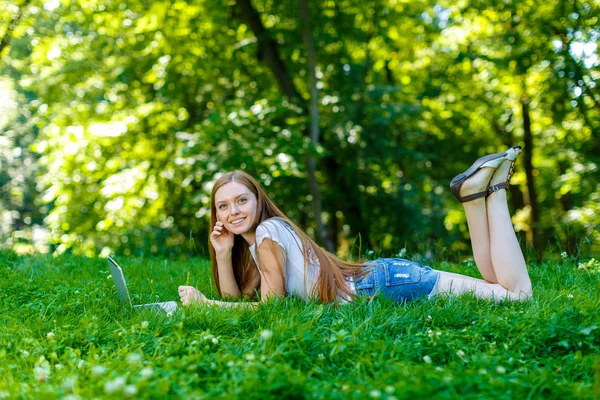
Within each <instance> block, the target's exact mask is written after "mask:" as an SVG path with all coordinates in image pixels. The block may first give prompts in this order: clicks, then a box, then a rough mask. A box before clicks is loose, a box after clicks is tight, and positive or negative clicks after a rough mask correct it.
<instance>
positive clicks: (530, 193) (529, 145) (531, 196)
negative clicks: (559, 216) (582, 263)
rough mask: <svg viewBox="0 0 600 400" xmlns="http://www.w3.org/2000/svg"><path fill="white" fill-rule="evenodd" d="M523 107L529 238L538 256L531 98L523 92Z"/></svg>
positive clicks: (537, 208) (540, 252) (539, 252)
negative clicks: (529, 210)
mask: <svg viewBox="0 0 600 400" xmlns="http://www.w3.org/2000/svg"><path fill="white" fill-rule="evenodd" d="M521 109H522V112H523V132H524V142H525V143H524V144H525V148H524V152H523V153H524V154H523V156H524V157H523V158H524V161H525V174H526V175H527V200H528V203H529V206H530V207H531V221H530V226H531V235H530V237H529V238H528V241H529V244H530V245H532V246H533V248H534V250H535V251H536V252H537V253H538V256H541V254H542V248H541V238H540V232H539V222H540V213H539V207H538V199H537V192H536V190H535V182H534V179H533V165H532V162H531V158H532V155H533V135H532V133H531V117H530V114H529V98H528V97H527V96H526V95H525V94H523V96H522V97H521Z"/></svg>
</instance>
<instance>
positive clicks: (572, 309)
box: [0, 251, 600, 400]
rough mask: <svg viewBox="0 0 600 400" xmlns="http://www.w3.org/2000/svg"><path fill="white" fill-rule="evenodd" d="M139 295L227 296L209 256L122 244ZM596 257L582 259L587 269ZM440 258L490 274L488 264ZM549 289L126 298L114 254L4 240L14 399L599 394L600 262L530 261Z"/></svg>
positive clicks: (8, 370)
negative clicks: (47, 250)
mask: <svg viewBox="0 0 600 400" xmlns="http://www.w3.org/2000/svg"><path fill="white" fill-rule="evenodd" d="M117 260H118V261H119V262H120V263H121V265H122V267H123V269H124V271H125V275H126V277H127V278H128V284H129V289H130V291H131V294H132V298H133V302H134V303H136V304H139V303H144V302H154V301H166V300H177V299H178V297H177V286H178V285H181V284H190V285H193V286H196V287H198V288H199V289H200V290H201V291H203V292H205V293H206V294H207V295H209V296H214V290H213V289H212V283H211V282H212V279H211V277H210V265H209V263H208V261H206V260H204V259H199V258H198V259H192V260H188V261H171V260H164V259H158V258H124V257H117ZM579 266H581V268H579ZM432 267H434V268H438V269H444V270H448V271H453V272H461V273H466V274H469V275H473V276H477V275H476V274H477V271H476V269H475V266H474V265H473V263H472V262H464V263H461V264H450V263H441V264H436V265H433V266H432ZM530 273H531V278H532V281H533V285H534V296H535V297H534V299H533V300H530V301H527V302H524V303H508V302H502V303H492V302H487V301H482V300H477V299H475V298H474V297H472V296H470V295H466V296H462V297H458V298H454V297H450V298H439V299H435V300H431V301H417V302H413V303H409V304H405V305H395V304H393V303H391V302H389V301H386V300H385V299H382V298H375V299H373V300H372V301H370V302H369V301H367V300H365V299H360V300H359V301H358V302H357V304H353V305H346V306H341V307H337V308H336V307H333V306H331V305H322V304H317V303H309V304H306V303H304V302H302V301H300V300H297V299H284V300H279V301H273V302H270V303H267V304H264V305H261V306H260V307H259V308H258V309H257V310H229V309H227V310H225V309H219V308H214V307H190V308H187V309H181V308H180V309H179V310H178V311H177V312H175V313H174V314H173V315H166V314H164V313H161V314H156V313H153V312H152V311H149V310H145V311H142V312H133V311H131V310H127V309H123V308H122V307H121V306H120V304H119V302H118V299H117V296H116V293H115V291H114V285H113V282H112V278H111V277H110V274H109V271H108V267H107V265H106V260H104V259H100V258H96V259H90V258H83V257H75V256H70V255H65V256H61V257H57V258H53V257H50V256H44V255H36V256H17V255H15V254H14V253H12V252H8V251H4V252H0V398H16V399H19V398H41V399H53V398H84V399H89V398H115V399H116V398H124V397H125V398H126V397H131V398H156V399H163V398H185V399H195V398H198V399H237V398H241V399H244V400H250V399H268V398H292V399H304V398H311V399H312V398H315V399H370V398H374V399H377V398H380V399H394V398H396V399H417V398H461V399H485V398H494V399H527V398H543V399H593V398H598V396H599V392H600V356H599V354H600V351H599V350H600V328H599V326H600V264H599V263H598V262H595V261H589V262H587V263H585V264H584V263H580V262H576V261H574V260H571V259H568V258H567V259H555V260H552V261H547V262H544V263H541V264H539V265H533V266H531V267H530Z"/></svg>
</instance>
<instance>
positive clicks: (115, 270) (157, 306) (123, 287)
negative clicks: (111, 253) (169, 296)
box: [107, 257, 177, 313]
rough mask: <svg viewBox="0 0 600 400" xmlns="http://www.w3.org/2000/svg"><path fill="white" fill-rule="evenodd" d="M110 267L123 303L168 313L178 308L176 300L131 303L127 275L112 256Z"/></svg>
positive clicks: (137, 308) (138, 308) (135, 307)
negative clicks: (126, 280) (126, 281)
mask: <svg viewBox="0 0 600 400" xmlns="http://www.w3.org/2000/svg"><path fill="white" fill-rule="evenodd" d="M107 261H108V267H109V268H110V273H111V275H112V277H113V280H114V281H115V287H116V288H117V293H118V294H119V298H120V299H121V303H122V304H123V305H125V306H128V307H133V308H134V309H136V310H140V309H142V308H151V309H152V310H154V311H164V312H167V313H172V312H174V311H175V310H176V309H177V303H176V302H174V301H166V302H163V303H150V304H140V305H136V306H134V305H133V304H132V303H131V297H129V291H128V290H127V284H126V283H125V276H124V275H123V269H121V267H120V266H119V264H117V262H116V261H115V260H113V259H112V258H111V257H107Z"/></svg>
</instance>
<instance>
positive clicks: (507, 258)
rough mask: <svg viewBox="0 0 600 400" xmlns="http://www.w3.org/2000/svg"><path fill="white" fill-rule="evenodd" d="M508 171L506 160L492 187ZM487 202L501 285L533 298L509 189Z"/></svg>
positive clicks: (492, 254)
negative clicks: (516, 230)
mask: <svg viewBox="0 0 600 400" xmlns="http://www.w3.org/2000/svg"><path fill="white" fill-rule="evenodd" d="M509 168H510V161H508V160H507V161H504V162H503V163H502V165H500V166H499V167H498V169H497V170H496V173H495V174H494V176H493V177H492V181H491V185H495V184H498V183H502V182H505V181H506V178H507V175H508V170H509ZM486 203H487V215H488V226H489V230H490V243H491V256H492V264H493V266H494V271H495V273H496V277H497V278H498V283H499V284H501V285H502V286H503V287H505V288H506V289H508V290H510V291H511V292H513V293H514V294H517V295H519V296H523V297H531V294H532V291H531V280H530V279H529V273H528V272H527V266H526V264H525V257H524V256H523V252H522V251H521V247H520V246H519V242H518V240H517V236H516V234H515V230H514V228H513V225H512V222H511V219H510V214H509V211H508V204H507V201H506V190H505V189H501V190H498V191H495V192H493V193H491V194H490V195H489V196H488V197H487V201H486Z"/></svg>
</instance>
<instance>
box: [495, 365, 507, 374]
mask: <svg viewBox="0 0 600 400" xmlns="http://www.w3.org/2000/svg"><path fill="white" fill-rule="evenodd" d="M496 372H497V373H499V374H504V373H506V369H505V368H504V367H503V366H501V365H499V366H497V367H496Z"/></svg>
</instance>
